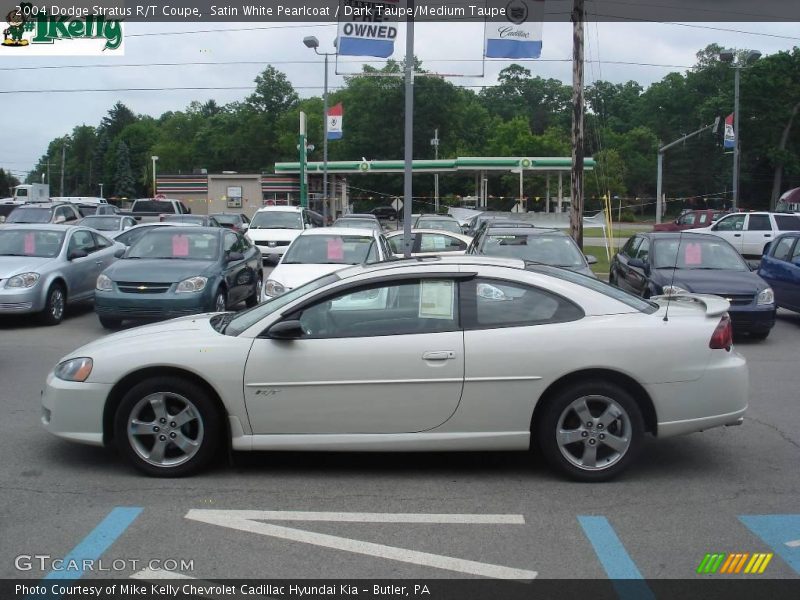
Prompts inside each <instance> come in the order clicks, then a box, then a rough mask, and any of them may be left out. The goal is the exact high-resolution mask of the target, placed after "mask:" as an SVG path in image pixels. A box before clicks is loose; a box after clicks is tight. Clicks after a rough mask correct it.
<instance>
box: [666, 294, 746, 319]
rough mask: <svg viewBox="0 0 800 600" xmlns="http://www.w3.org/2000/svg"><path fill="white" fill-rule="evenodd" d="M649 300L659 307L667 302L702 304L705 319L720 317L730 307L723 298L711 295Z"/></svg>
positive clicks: (672, 296)
mask: <svg viewBox="0 0 800 600" xmlns="http://www.w3.org/2000/svg"><path fill="white" fill-rule="evenodd" d="M650 300H652V301H653V302H657V303H658V304H659V306H666V305H667V301H669V302H677V303H686V302H694V303H697V304H702V305H703V306H704V307H705V310H706V316H707V317H715V316H718V315H722V314H724V313H726V312H728V309H729V308H730V307H731V303H730V302H728V301H727V300H726V299H725V298H722V297H720V296H714V295H712V294H692V293H688V292H687V293H684V294H675V295H671V296H667V295H664V296H653V297H651V298H650Z"/></svg>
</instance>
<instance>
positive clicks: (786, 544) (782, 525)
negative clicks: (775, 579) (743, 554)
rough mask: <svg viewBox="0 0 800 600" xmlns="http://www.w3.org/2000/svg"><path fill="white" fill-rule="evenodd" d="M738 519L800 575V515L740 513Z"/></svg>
mask: <svg viewBox="0 0 800 600" xmlns="http://www.w3.org/2000/svg"><path fill="white" fill-rule="evenodd" d="M739 520H740V521H741V522H742V523H744V524H745V526H746V527H747V528H748V529H749V530H750V531H752V532H753V533H755V534H756V535H757V536H758V537H760V538H761V539H762V540H764V541H765V542H766V543H767V544H768V545H769V546H770V547H771V548H772V549H773V550H774V551H775V554H777V555H778V556H780V557H781V558H782V559H783V560H784V561H786V563H787V564H788V565H789V566H790V567H792V569H794V572H795V573H797V574H798V575H800V515H741V516H740V517H739Z"/></svg>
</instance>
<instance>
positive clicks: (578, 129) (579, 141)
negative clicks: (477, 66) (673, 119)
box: [569, 0, 584, 249]
mask: <svg viewBox="0 0 800 600" xmlns="http://www.w3.org/2000/svg"><path fill="white" fill-rule="evenodd" d="M583 2H584V0H574V4H573V8H572V31H573V34H572V37H573V42H572V180H571V183H572V210H571V212H570V216H569V224H570V233H571V235H572V238H573V239H574V240H575V243H577V244H578V246H579V247H580V248H581V249H583V113H584V109H583V19H584V6H583Z"/></svg>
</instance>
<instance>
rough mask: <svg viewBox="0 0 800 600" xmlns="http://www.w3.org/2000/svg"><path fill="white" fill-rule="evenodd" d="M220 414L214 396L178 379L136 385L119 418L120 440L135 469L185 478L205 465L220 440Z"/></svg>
mask: <svg viewBox="0 0 800 600" xmlns="http://www.w3.org/2000/svg"><path fill="white" fill-rule="evenodd" d="M221 421H222V419H220V416H219V414H218V411H217V408H216V406H215V404H214V402H213V401H212V399H211V398H210V397H209V395H208V393H207V392H206V391H205V390H203V389H202V388H201V387H199V386H198V385H196V384H194V383H192V382H190V381H186V380H184V379H180V378H178V377H157V378H154V379H148V380H145V381H142V382H141V383H138V384H136V385H135V386H133V387H132V388H131V389H130V391H129V392H128V393H127V394H125V396H124V397H123V399H122V402H121V403H120V405H119V408H117V412H116V415H115V417H114V439H115V442H116V445H117V447H118V448H119V451H120V453H122V454H123V455H124V456H125V457H126V458H127V459H128V461H130V462H131V463H132V464H133V466H134V467H136V468H137V469H139V470H140V471H143V472H144V473H146V474H148V475H152V476H155V477H182V476H184V475H190V474H193V473H195V472H197V471H199V470H200V469H202V468H203V467H205V466H206V465H207V464H208V463H209V462H210V461H211V459H212V458H213V457H214V455H215V454H216V451H217V448H218V447H219V442H220V435H221V430H220V422H221Z"/></svg>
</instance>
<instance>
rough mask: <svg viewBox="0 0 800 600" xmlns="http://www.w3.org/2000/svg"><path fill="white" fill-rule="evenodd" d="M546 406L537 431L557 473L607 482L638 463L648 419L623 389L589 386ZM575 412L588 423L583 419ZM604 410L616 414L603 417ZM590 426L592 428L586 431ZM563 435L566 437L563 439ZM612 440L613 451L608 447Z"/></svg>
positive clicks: (604, 384) (595, 383) (600, 384)
mask: <svg viewBox="0 0 800 600" xmlns="http://www.w3.org/2000/svg"><path fill="white" fill-rule="evenodd" d="M544 401H545V402H546V404H545V406H544V407H543V410H542V413H541V414H540V415H539V416H538V418H537V422H536V423H535V424H534V432H535V435H536V440H537V442H538V444H539V447H540V449H541V451H542V454H543V455H544V457H545V459H546V460H547V462H548V464H549V465H550V466H551V467H552V468H553V469H554V470H556V471H559V472H561V473H562V474H564V475H566V476H568V477H570V478H571V479H574V480H576V481H583V482H598V481H607V480H609V479H612V478H614V477H616V476H617V475H619V474H620V473H621V472H622V471H624V470H625V469H626V468H627V467H628V466H629V465H630V464H631V463H632V462H633V461H634V460H635V458H636V455H637V454H638V453H639V450H640V449H641V444H642V439H643V437H644V419H643V418H642V412H641V410H640V409H639V405H638V404H637V403H636V400H635V399H634V398H633V397H632V396H631V395H630V394H629V393H628V392H627V391H625V390H624V389H622V388H621V387H619V386H617V385H615V384H612V383H607V382H605V381H601V380H594V381H587V382H584V383H579V384H574V385H570V386H569V387H566V388H563V389H561V390H559V391H558V392H557V393H556V394H555V395H554V396H552V397H550V398H547V399H546V400H544ZM577 410H580V411H581V412H582V413H583V414H584V419H579V417H578V412H577ZM584 410H588V411H589V412H588V416H587V415H586V413H585V412H584ZM606 410H611V411H612V413H613V415H609V417H608V418H604V415H606V414H607V413H606V412H605V411H606ZM589 422H591V423H592V425H591V426H590V427H587V423H589ZM559 431H562V432H564V434H565V435H563V436H562V439H559V438H560V436H559V433H558V432H559ZM601 436H602V437H601ZM612 437H613V438H614V439H615V442H616V443H615V444H614V447H612V446H611V445H610V444H608V442H609V441H611V439H612ZM570 440H573V441H570ZM604 440H605V441H604ZM591 448H593V449H594V450H593V453H592V450H591ZM587 452H588V454H587ZM592 456H594V459H593V458H592Z"/></svg>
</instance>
